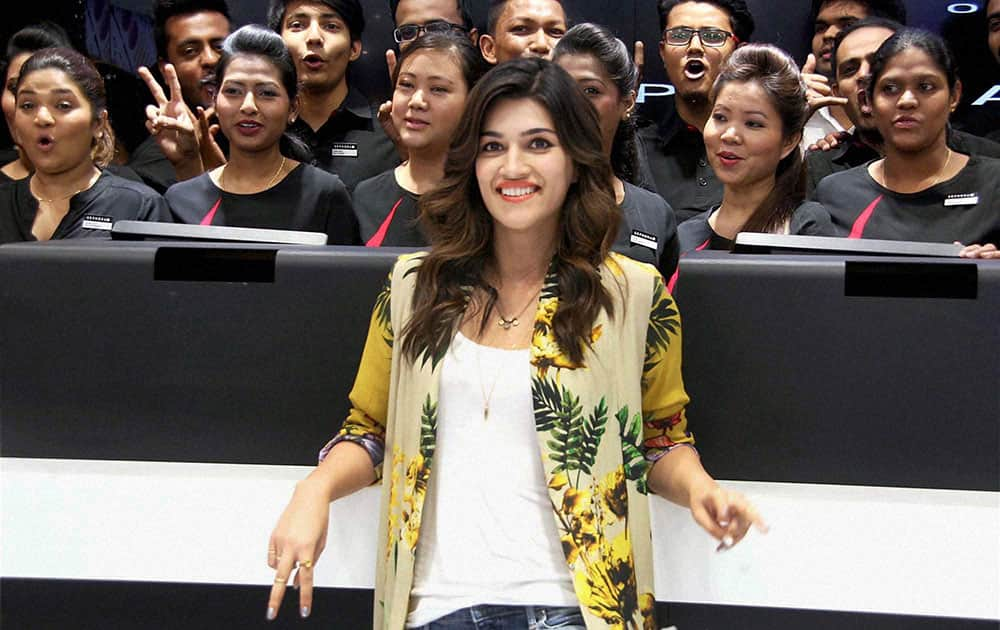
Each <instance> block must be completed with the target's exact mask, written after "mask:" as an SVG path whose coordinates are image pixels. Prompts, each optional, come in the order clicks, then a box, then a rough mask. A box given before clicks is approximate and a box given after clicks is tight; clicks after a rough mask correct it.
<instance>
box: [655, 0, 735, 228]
mask: <svg viewBox="0 0 1000 630" xmlns="http://www.w3.org/2000/svg"><path fill="white" fill-rule="evenodd" d="M657 10H658V11H659V14H660V29H661V32H662V33H663V36H662V39H661V40H660V46H659V49H660V59H661V60H662V61H663V67H664V69H665V70H666V71H667V77H668V78H669V79H670V82H671V83H672V84H673V86H674V90H675V92H674V112H673V113H672V114H671V115H670V116H668V118H667V119H666V120H663V121H661V122H660V124H658V125H650V126H648V127H645V128H644V129H642V131H641V132H640V134H639V137H640V138H641V140H642V145H643V149H644V150H645V156H646V162H647V165H648V168H649V171H650V172H649V175H651V176H652V180H653V183H655V185H656V190H657V192H659V193H660V196H662V197H663V198H664V199H666V200H667V202H668V203H669V204H670V205H671V207H672V208H673V209H674V213H675V214H676V215H677V223H678V224H679V223H681V222H682V221H684V220H686V219H689V218H691V217H693V216H695V215H696V214H700V213H702V212H704V211H706V210H708V209H709V208H711V207H713V206H715V205H718V204H719V203H721V202H722V184H721V183H720V182H719V181H718V180H717V179H716V178H715V174H714V173H713V172H712V168H711V167H710V166H709V165H708V158H707V156H706V153H705V143H704V141H703V140H702V135H701V132H702V129H703V128H704V127H705V123H706V122H707V121H708V116H709V114H710V113H711V111H712V104H711V102H710V100H709V92H710V91H711V89H712V84H713V83H714V82H715V77H716V76H718V74H719V68H720V67H721V66H722V64H723V63H724V62H725V61H726V59H728V58H729V55H731V54H732V53H733V51H734V50H736V47H737V46H739V45H740V44H742V43H745V42H746V41H748V40H749V39H750V36H751V35H752V34H753V29H754V21H753V16H752V15H751V14H750V9H749V8H748V7H747V5H746V2H745V1H744V0H704V1H698V0H660V1H659V3H658V4H657Z"/></svg>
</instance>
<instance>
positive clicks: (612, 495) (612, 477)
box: [600, 467, 628, 524]
mask: <svg viewBox="0 0 1000 630" xmlns="http://www.w3.org/2000/svg"><path fill="white" fill-rule="evenodd" d="M600 493H601V499H602V501H603V506H604V508H605V516H610V515H614V516H615V517H617V518H615V519H611V518H607V519H606V520H607V521H608V524H610V523H613V522H615V521H616V520H618V519H623V518H625V516H626V515H627V514H628V491H627V490H626V488H625V470H624V469H623V468H621V467H619V468H618V469H616V470H614V471H612V472H610V473H608V474H607V475H606V476H605V477H604V482H603V483H602V484H601V486H600Z"/></svg>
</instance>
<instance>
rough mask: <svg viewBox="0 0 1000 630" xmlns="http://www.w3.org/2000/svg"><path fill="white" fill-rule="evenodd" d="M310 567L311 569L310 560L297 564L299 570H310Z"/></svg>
mask: <svg viewBox="0 0 1000 630" xmlns="http://www.w3.org/2000/svg"><path fill="white" fill-rule="evenodd" d="M312 567H313V561H312V560H303V561H301V562H299V568H300V569H311V568H312Z"/></svg>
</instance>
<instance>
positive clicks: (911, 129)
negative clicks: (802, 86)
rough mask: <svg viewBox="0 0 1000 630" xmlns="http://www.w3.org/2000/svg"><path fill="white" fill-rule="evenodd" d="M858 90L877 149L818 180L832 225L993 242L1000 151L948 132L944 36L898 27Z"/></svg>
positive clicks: (951, 78) (953, 97) (879, 233)
mask: <svg viewBox="0 0 1000 630" xmlns="http://www.w3.org/2000/svg"><path fill="white" fill-rule="evenodd" d="M865 93H866V97H867V99H868V102H869V103H870V104H871V109H872V114H873V117H874V121H875V125H876V127H877V128H878V131H879V134H880V135H881V136H882V138H883V140H884V144H883V149H884V152H885V157H884V158H882V159H877V160H874V161H873V162H870V163H868V164H865V165H862V166H858V167H855V168H853V169H850V170H847V171H844V172H841V173H835V174H833V175H830V176H829V177H827V178H825V179H823V181H821V182H820V184H819V187H818V188H817V190H816V199H817V200H818V201H819V202H820V203H822V204H823V205H824V206H825V207H826V208H827V210H829V212H830V214H831V216H832V217H833V222H834V225H835V226H836V228H837V229H838V230H839V231H840V232H841V233H843V234H845V235H847V236H848V237H849V238H882V239H895V240H912V241H925V242H947V243H950V242H961V243H965V244H992V245H994V246H995V245H996V244H997V243H998V242H1000V212H997V208H998V207H1000V160H997V159H994V158H989V157H983V156H979V155H971V156H970V155H968V154H965V153H962V152H959V151H956V150H954V149H952V148H951V147H950V146H948V144H947V141H946V137H947V134H946V129H947V124H948V117H949V115H950V114H951V112H953V111H954V110H955V107H956V106H957V105H958V102H959V100H960V98H961V94H962V86H961V82H960V81H959V80H958V76H957V72H956V67H955V61H954V58H953V57H952V54H951V52H950V51H949V50H948V47H947V44H945V43H944V40H942V39H941V38H940V37H939V36H937V35H934V34H932V33H928V32H926V31H921V30H919V29H902V30H900V31H898V32H896V33H895V34H894V35H892V36H891V37H890V38H889V39H887V40H886V41H885V42H884V43H882V45H881V46H879V48H878V50H877V51H876V52H875V55H874V57H873V59H872V63H871V80H870V81H869V84H868V86H867V89H866V92H865ZM993 251H994V253H995V249H994V250H993ZM964 253H966V254H969V253H970V252H969V250H968V248H967V250H966V251H965V252H964Z"/></svg>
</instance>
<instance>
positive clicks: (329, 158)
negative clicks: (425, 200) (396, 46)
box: [267, 0, 399, 190]
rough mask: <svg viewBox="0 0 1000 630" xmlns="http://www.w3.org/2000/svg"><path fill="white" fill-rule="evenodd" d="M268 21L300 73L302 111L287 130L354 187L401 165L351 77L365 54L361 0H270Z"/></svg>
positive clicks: (317, 160)
mask: <svg viewBox="0 0 1000 630" xmlns="http://www.w3.org/2000/svg"><path fill="white" fill-rule="evenodd" d="M267 20H268V26H269V27H270V28H271V29H272V30H274V31H275V32H277V33H279V34H280V35H281V39H282V40H284V42H285V45H286V46H287V47H288V52H289V53H291V55H292V59H293V60H294V62H295V70H296V71H297V72H298V75H299V82H300V83H301V86H302V87H301V89H300V90H299V115H298V118H297V119H296V120H295V122H294V123H292V124H291V125H290V126H289V127H288V129H289V131H291V132H293V133H295V134H296V135H297V136H299V137H300V138H301V139H302V140H303V141H304V142H305V143H306V144H308V145H309V147H310V149H312V153H313V160H314V164H315V165H316V166H318V167H319V168H322V169H324V170H326V171H329V172H331V173H333V174H335V175H338V176H339V177H340V179H341V180H342V181H343V182H344V184H345V185H346V186H347V188H348V190H354V186H355V185H356V184H357V183H358V182H360V181H362V180H365V179H368V178H369V177H374V176H375V175H378V174H379V173H383V172H385V171H387V170H389V169H390V168H393V167H394V166H396V165H397V164H399V155H398V154H397V153H396V148H395V147H394V146H393V144H392V141H391V140H389V138H388V137H387V136H386V135H385V132H384V131H383V130H382V126H381V125H380V124H379V123H378V119H377V117H376V113H375V112H374V111H373V110H372V107H371V105H370V104H369V103H368V99H367V98H365V96H364V94H362V93H361V92H359V91H358V90H357V89H356V88H352V87H351V86H350V85H349V84H348V81H347V68H348V66H349V65H350V63H351V62H352V61H355V60H356V59H358V58H359V57H360V56H361V33H362V31H364V28H365V18H364V13H363V11H362V9H361V3H360V2H359V0H271V4H270V7H269V9H268V15H267Z"/></svg>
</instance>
